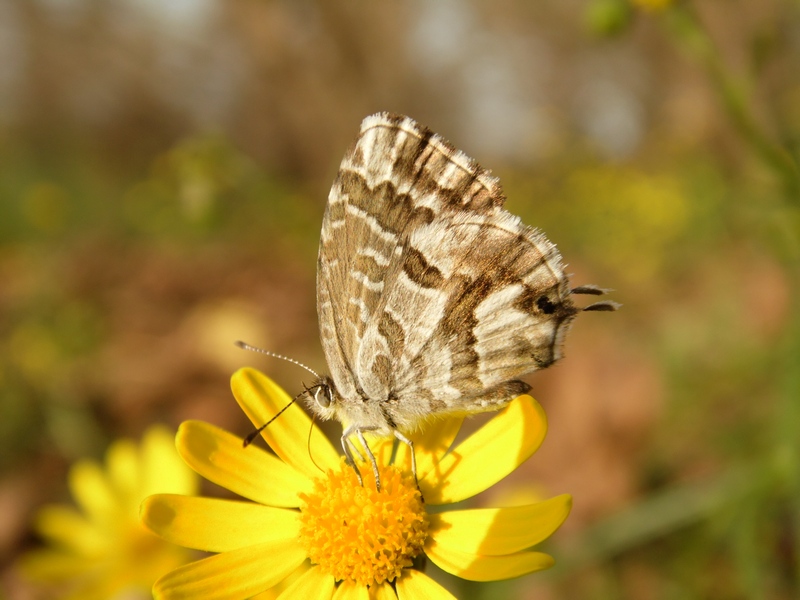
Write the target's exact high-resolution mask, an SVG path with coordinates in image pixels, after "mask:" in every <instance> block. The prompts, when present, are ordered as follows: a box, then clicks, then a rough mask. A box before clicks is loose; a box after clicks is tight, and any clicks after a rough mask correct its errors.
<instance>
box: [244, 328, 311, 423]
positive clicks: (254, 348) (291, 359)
mask: <svg viewBox="0 0 800 600" xmlns="http://www.w3.org/2000/svg"><path fill="white" fill-rule="evenodd" d="M234 345H235V346H238V347H239V348H241V349H242V350H250V351H251V352H258V353H259V354H266V355H267V356H271V357H272V358H280V359H281V360H285V361H286V362H290V363H292V364H294V365H297V366H298V367H302V368H303V369H305V370H306V371H308V372H309V373H311V374H312V375H313V376H314V377H316V378H317V379H321V378H320V376H319V374H318V373H317V372H316V371H315V370H314V369H312V368H311V367H307V366H306V365H304V364H303V363H301V362H300V361H299V360H295V359H293V358H289V357H288V356H284V355H283V354H277V353H275V352H270V351H269V350H262V349H261V348H256V347H255V346H251V345H250V344H247V343H245V342H243V341H241V340H236V341H235V342H234ZM278 414H280V413H278Z"/></svg>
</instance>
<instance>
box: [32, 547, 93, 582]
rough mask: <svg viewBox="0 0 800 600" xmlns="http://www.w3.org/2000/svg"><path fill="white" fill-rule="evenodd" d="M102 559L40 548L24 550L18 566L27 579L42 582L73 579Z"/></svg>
mask: <svg viewBox="0 0 800 600" xmlns="http://www.w3.org/2000/svg"><path fill="white" fill-rule="evenodd" d="M100 560H102V559H99V558H86V557H85V556H77V555H75V554H72V553H67V552H61V551H58V550H50V549H40V550H31V551H30V552H26V553H25V554H24V555H23V556H22V557H21V558H20V560H19V563H18V564H19V567H20V569H21V571H22V573H23V574H24V575H25V577H26V578H27V579H28V580H29V581H34V582H39V583H44V582H58V581H64V580H68V579H74V578H75V577H79V576H80V575H81V574H83V573H86V572H88V571H90V570H91V569H92V567H95V566H96V565H97V563H98V562H99V561H100Z"/></svg>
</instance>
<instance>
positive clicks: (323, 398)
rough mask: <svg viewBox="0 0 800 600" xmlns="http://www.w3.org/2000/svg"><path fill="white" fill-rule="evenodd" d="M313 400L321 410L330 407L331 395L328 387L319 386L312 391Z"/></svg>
mask: <svg viewBox="0 0 800 600" xmlns="http://www.w3.org/2000/svg"><path fill="white" fill-rule="evenodd" d="M314 400H316V401H317V404H319V405H320V406H321V407H322V408H328V407H329V406H330V405H331V400H333V398H332V393H331V388H330V386H327V385H319V386H317V389H316V390H315V391H314Z"/></svg>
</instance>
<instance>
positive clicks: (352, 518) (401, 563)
mask: <svg viewBox="0 0 800 600" xmlns="http://www.w3.org/2000/svg"><path fill="white" fill-rule="evenodd" d="M380 478H381V491H380V492H378V491H376V489H375V482H374V481H369V482H367V478H365V481H364V485H363V486H362V485H361V484H360V483H359V482H358V479H357V478H356V476H355V473H354V472H353V469H351V468H350V467H344V466H343V468H342V469H339V470H338V471H328V473H327V475H326V476H325V477H320V478H319V479H317V480H316V481H315V483H314V491H313V492H312V493H310V494H301V495H300V497H301V499H302V501H303V504H302V505H301V507H300V509H301V517H300V521H301V527H300V538H301V543H302V544H303V545H304V547H305V549H306V552H307V553H308V557H309V558H310V559H311V562H312V563H315V564H318V565H319V566H320V567H322V568H323V569H324V570H326V571H328V572H329V573H331V574H332V575H333V576H334V578H335V579H336V580H337V581H341V580H345V579H350V580H353V581H356V582H357V583H359V584H361V585H370V584H380V583H383V582H384V581H387V580H388V581H393V580H394V579H395V577H397V576H398V575H400V572H401V571H402V570H403V569H405V568H408V567H410V566H411V564H412V562H413V560H414V558H415V557H416V556H417V555H419V554H420V553H421V552H422V547H423V545H424V544H425V538H426V537H427V534H428V519H427V516H426V514H425V508H424V505H423V503H422V499H421V498H420V493H419V490H418V489H417V486H416V485H415V483H414V480H413V478H412V477H411V476H410V475H404V474H403V473H402V472H401V471H400V470H399V469H397V468H396V467H394V466H386V467H383V466H382V467H380ZM370 479H371V478H370Z"/></svg>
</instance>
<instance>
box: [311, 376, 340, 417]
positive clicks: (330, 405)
mask: <svg viewBox="0 0 800 600" xmlns="http://www.w3.org/2000/svg"><path fill="white" fill-rule="evenodd" d="M306 393H307V394H308V396H309V400H310V401H309V403H308V406H309V409H310V410H311V411H312V412H314V413H316V414H317V416H319V417H320V418H322V419H325V420H327V419H332V418H334V416H335V415H336V410H335V406H336V397H337V394H336V386H335V385H334V384H333V379H331V378H330V377H328V376H327V375H324V376H322V377H320V378H319V379H317V381H316V382H314V385H312V386H311V387H309V388H306Z"/></svg>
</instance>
